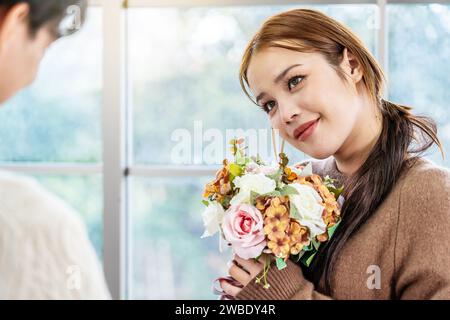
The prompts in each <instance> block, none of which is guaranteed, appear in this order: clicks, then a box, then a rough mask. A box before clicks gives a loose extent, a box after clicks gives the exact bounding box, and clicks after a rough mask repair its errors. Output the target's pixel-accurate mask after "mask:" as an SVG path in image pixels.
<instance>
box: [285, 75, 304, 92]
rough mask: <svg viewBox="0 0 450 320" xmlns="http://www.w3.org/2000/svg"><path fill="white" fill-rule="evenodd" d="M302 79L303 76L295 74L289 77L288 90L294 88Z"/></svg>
mask: <svg viewBox="0 0 450 320" xmlns="http://www.w3.org/2000/svg"><path fill="white" fill-rule="evenodd" d="M302 80H303V77H301V76H296V77H293V78H291V79H289V81H288V89H289V90H292V89H294V88H295V87H296V86H297V85H298V84H299V83H300V82H301V81H302Z"/></svg>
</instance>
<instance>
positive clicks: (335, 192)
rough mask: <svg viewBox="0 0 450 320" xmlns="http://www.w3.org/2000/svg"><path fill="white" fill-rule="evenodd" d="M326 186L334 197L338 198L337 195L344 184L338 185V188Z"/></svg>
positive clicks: (341, 190) (342, 189)
mask: <svg viewBox="0 0 450 320" xmlns="http://www.w3.org/2000/svg"><path fill="white" fill-rule="evenodd" d="M327 188H328V190H329V191H330V192H331V193H333V194H334V197H335V198H336V199H337V198H339V196H340V195H341V193H342V192H343V191H344V186H342V187H340V188H338V189H336V188H334V187H327Z"/></svg>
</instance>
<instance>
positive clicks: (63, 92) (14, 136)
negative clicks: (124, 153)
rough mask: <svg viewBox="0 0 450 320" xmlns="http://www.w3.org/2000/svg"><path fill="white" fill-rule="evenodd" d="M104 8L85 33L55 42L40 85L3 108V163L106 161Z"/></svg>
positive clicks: (0, 158)
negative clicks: (103, 129) (103, 138)
mask: <svg viewBox="0 0 450 320" xmlns="http://www.w3.org/2000/svg"><path fill="white" fill-rule="evenodd" d="M101 25H102V16H101V10H100V9H99V8H91V9H89V11H88V17H87V22H86V25H85V26H84V27H83V29H82V30H80V32H78V33H76V34H75V35H73V36H71V37H68V38H66V39H61V40H59V41H57V42H56V43H54V44H53V45H52V46H51V47H50V48H49V50H48V52H47V54H46V56H45V57H44V60H43V62H42V65H41V68H40V72H39V75H38V78H37V80H36V81H35V83H34V84H33V85H32V86H31V87H30V88H28V89H26V90H24V91H23V92H21V93H20V94H19V95H18V96H16V97H15V98H13V99H12V100H10V101H9V102H8V103H7V104H6V105H4V106H2V107H1V108H0V122H1V123H2V125H1V126H0V137H2V140H1V143H0V161H69V162H93V161H100V159H101V156H100V154H101V141H100V133H101V88H102V83H101V76H102V72H101V67H102V63H101V55H102V47H101V44H102V37H101Z"/></svg>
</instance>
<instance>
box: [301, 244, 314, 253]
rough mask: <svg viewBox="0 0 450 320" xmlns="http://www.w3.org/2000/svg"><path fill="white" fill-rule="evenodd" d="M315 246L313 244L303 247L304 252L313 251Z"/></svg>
mask: <svg viewBox="0 0 450 320" xmlns="http://www.w3.org/2000/svg"><path fill="white" fill-rule="evenodd" d="M313 249H314V248H313V245H312V243H310V244H309V245H308V246H305V247H303V251H305V252H307V251H311V250H313Z"/></svg>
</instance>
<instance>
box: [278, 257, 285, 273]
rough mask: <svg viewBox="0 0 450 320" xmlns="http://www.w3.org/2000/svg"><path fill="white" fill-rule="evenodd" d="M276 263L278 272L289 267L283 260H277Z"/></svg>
mask: <svg viewBox="0 0 450 320" xmlns="http://www.w3.org/2000/svg"><path fill="white" fill-rule="evenodd" d="M276 262H277V268H278V270H283V269H284V268H286V266H287V264H286V262H285V261H284V259H283V258H277V260H276Z"/></svg>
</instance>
